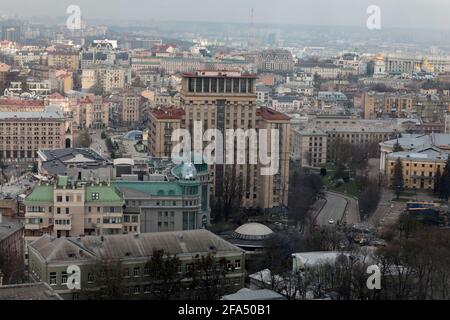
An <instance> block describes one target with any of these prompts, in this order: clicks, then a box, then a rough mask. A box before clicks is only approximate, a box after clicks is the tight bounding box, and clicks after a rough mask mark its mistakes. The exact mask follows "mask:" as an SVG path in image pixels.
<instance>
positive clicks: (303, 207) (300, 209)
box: [288, 172, 323, 228]
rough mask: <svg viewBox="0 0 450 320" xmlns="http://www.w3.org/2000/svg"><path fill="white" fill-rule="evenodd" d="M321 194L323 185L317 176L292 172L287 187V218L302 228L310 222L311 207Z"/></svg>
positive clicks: (311, 218)
mask: <svg viewBox="0 0 450 320" xmlns="http://www.w3.org/2000/svg"><path fill="white" fill-rule="evenodd" d="M322 194H323V183H322V180H321V179H320V176H319V175H317V174H308V173H304V172H294V173H293V174H291V179H290V186H289V194H288V197H289V201H288V203H289V208H288V216H289V218H290V219H291V220H293V221H294V223H295V225H296V226H297V227H299V228H303V227H304V226H305V225H307V224H308V223H309V222H310V221H312V220H313V217H311V212H310V208H311V205H312V204H313V203H314V202H315V201H316V200H317V199H318V198H319V197H320V196H321V195H322Z"/></svg>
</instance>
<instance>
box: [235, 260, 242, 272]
mask: <svg viewBox="0 0 450 320" xmlns="http://www.w3.org/2000/svg"><path fill="white" fill-rule="evenodd" d="M234 268H235V269H236V270H239V269H241V260H234Z"/></svg>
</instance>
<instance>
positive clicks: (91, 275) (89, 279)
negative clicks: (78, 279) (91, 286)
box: [88, 272, 94, 283]
mask: <svg viewBox="0 0 450 320" xmlns="http://www.w3.org/2000/svg"><path fill="white" fill-rule="evenodd" d="M92 282H94V274H93V273H91V272H90V273H88V283H92Z"/></svg>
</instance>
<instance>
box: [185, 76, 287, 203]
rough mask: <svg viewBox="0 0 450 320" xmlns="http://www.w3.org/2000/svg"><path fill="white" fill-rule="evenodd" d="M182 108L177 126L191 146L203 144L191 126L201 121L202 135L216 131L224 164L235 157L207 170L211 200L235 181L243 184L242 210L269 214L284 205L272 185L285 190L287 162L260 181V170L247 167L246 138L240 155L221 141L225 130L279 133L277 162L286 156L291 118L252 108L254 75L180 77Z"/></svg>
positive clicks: (284, 195) (282, 193)
mask: <svg viewBox="0 0 450 320" xmlns="http://www.w3.org/2000/svg"><path fill="white" fill-rule="evenodd" d="M180 105H181V107H182V108H183V109H184V111H185V116H184V117H183V120H182V123H181V126H182V127H184V128H186V129H188V130H189V131H190V133H191V137H192V140H193V141H192V144H194V140H196V139H197V140H198V139H202V137H196V136H194V122H195V121H200V122H201V123H202V126H203V132H204V131H206V130H207V129H218V130H219V131H221V132H222V133H223V136H224V143H223V146H224V152H223V155H224V160H225V159H226V158H227V154H228V153H229V152H232V151H234V164H233V165H229V164H219V163H216V164H213V165H210V172H211V178H212V190H211V191H212V194H214V195H216V196H220V195H222V194H223V193H224V192H225V190H224V189H225V188H226V186H227V184H228V185H229V184H230V181H232V180H233V178H232V177H233V176H234V177H236V179H235V181H239V182H240V183H242V185H241V190H242V206H244V207H247V208H261V209H271V208H275V207H279V206H281V205H282V204H284V205H286V204H287V192H286V191H287V190H282V191H280V190H279V188H278V187H276V186H274V185H273V184H274V180H276V181H279V182H280V183H281V182H284V185H285V186H287V180H288V168H289V163H288V161H285V159H280V170H279V171H278V174H276V175H274V176H261V174H260V165H259V164H249V160H248V159H249V147H248V142H249V141H248V140H249V139H248V136H246V139H245V140H246V141H245V149H244V154H242V151H241V152H239V151H240V150H237V141H235V143H234V150H227V138H226V135H225V130H227V129H234V130H236V129H243V130H244V131H246V130H248V129H255V130H256V131H258V129H259V128H279V129H281V132H280V140H282V141H283V143H280V145H281V149H283V150H281V149H280V158H283V157H285V156H286V157H287V156H288V153H289V130H290V126H289V117H287V116H285V115H283V114H280V113H278V112H276V111H273V110H268V109H266V110H264V111H262V110H260V109H258V108H257V107H256V75H250V74H242V73H241V72H237V71H197V72H195V73H187V74H184V75H183V80H182V89H181V95H180ZM183 122H184V123H183ZM235 140H237V139H236V138H235ZM208 144H210V142H207V141H204V142H203V147H206V146H207V145H208ZM269 146H270V144H269ZM193 147H194V146H193ZM284 149H286V150H284ZM284 155H285V156H284ZM237 157H243V158H244V157H245V160H246V161H245V164H238V163H237ZM241 159H242V158H241ZM258 163H259V162H258ZM286 166H287V167H286ZM280 175H282V177H280ZM277 176H278V178H277ZM286 188H287V187H286ZM283 199H284V201H282V200H283Z"/></svg>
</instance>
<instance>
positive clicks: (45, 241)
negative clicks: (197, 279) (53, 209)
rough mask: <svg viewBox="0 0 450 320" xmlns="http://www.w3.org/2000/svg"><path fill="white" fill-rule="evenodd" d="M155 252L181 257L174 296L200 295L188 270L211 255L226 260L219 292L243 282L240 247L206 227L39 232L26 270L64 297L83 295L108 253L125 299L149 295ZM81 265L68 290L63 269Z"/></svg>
mask: <svg viewBox="0 0 450 320" xmlns="http://www.w3.org/2000/svg"><path fill="white" fill-rule="evenodd" d="M155 250H163V251H164V253H166V254H167V255H171V256H176V257H178V258H179V259H180V266H179V269H178V272H179V274H180V275H181V276H183V275H185V277H184V279H183V281H182V283H183V287H182V290H181V291H180V292H179V294H177V295H176V296H174V297H173V299H186V300H190V299H193V300H194V299H197V300H198V299H199V298H200V293H199V292H198V291H196V290H189V285H190V281H192V279H190V278H188V272H189V271H190V270H191V269H192V267H193V264H194V262H195V259H199V258H200V257H204V256H208V255H212V256H213V258H214V259H215V260H216V261H224V262H225V263H226V265H225V267H226V270H227V272H226V275H225V283H224V294H226V293H230V292H236V291H237V290H239V289H241V288H242V287H243V286H244V278H245V272H244V270H245V251H244V250H242V249H240V248H238V247H236V246H234V245H232V244H231V243H229V242H227V241H225V240H224V239H222V238H220V237H218V236H216V235H215V234H213V233H211V232H210V231H207V230H189V231H177V232H161V233H145V234H140V235H131V234H128V235H105V236H85V237H78V238H76V237H68V238H66V237H63V238H55V237H51V236H50V235H44V236H43V237H41V238H40V239H38V240H36V241H34V242H33V243H31V244H30V245H29V246H28V252H29V258H28V265H29V269H30V274H31V276H32V277H33V278H35V279H36V280H37V281H43V282H45V283H47V284H49V285H50V287H52V288H53V289H54V290H55V291H56V292H57V293H58V294H59V295H61V297H63V299H65V300H77V299H84V298H85V297H83V295H82V294H83V293H84V292H86V291H95V290H96V289H98V287H99V286H100V285H102V283H101V281H102V279H101V277H100V276H99V275H100V274H101V272H100V270H99V269H98V267H99V261H100V263H101V262H102V261H103V259H105V256H106V257H108V261H109V262H112V263H114V262H116V261H120V263H119V264H117V265H118V268H120V269H119V270H117V272H120V273H122V274H123V277H122V285H121V287H120V289H119V290H121V291H122V292H121V293H123V294H124V297H125V298H129V299H136V298H140V299H145V297H151V291H152V280H151V279H152V278H151V277H150V274H149V272H150V269H149V268H148V262H149V261H150V259H151V258H152V256H153V252H154V251H155ZM70 265H76V266H78V267H79V268H80V273H81V279H80V286H81V290H70V289H68V288H67V280H68V274H67V267H68V266H70Z"/></svg>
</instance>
